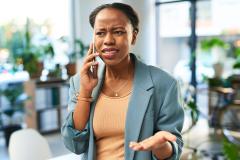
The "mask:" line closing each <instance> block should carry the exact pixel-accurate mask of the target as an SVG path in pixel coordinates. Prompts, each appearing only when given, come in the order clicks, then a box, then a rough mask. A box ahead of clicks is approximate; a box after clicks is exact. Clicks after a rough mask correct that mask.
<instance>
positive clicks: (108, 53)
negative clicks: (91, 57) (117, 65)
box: [102, 48, 119, 59]
mask: <svg viewBox="0 0 240 160" xmlns="http://www.w3.org/2000/svg"><path fill="white" fill-rule="evenodd" d="M118 51H119V50H118V49H116V48H104V49H103V50H102V56H103V57H104V58H106V59H113V58H114V56H115V55H116V53H117V52H118Z"/></svg>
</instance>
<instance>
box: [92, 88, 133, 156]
mask: <svg viewBox="0 0 240 160" xmlns="http://www.w3.org/2000/svg"><path fill="white" fill-rule="evenodd" d="M130 96H131V92H129V94H127V95H126V96H123V97H109V96H106V95H105V94H103V93H101V94H100V96H99V99H98V101H97V104H96V108H95V111H94V117H93V130H94V135H95V138H96V146H97V149H96V150H97V151H96V155H97V160H106V159H107V160H123V159H124V132H125V119H126V114H127V109H128V102H129V98H130Z"/></svg>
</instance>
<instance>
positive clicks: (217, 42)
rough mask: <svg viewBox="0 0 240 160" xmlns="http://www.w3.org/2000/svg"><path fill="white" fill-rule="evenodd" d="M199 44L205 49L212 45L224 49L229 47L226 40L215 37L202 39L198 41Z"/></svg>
mask: <svg viewBox="0 0 240 160" xmlns="http://www.w3.org/2000/svg"><path fill="white" fill-rule="evenodd" d="M200 45H201V49H202V50H205V51H209V50H210V49H212V48H213V47H220V48H224V49H227V48H228V47H229V45H228V44H227V43H226V42H224V41H223V40H221V39H220V38H216V37H214V38H210V39H204V40H202V41H201V42H200Z"/></svg>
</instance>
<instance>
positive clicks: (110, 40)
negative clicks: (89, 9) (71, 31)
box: [94, 8, 137, 65]
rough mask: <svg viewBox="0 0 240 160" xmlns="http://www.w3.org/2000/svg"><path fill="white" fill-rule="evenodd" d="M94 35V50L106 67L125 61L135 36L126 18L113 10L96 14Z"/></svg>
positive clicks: (104, 10) (105, 10) (107, 9)
mask: <svg viewBox="0 0 240 160" xmlns="http://www.w3.org/2000/svg"><path fill="white" fill-rule="evenodd" d="M94 33H95V47H96V50H97V51H98V52H99V53H100V57H101V58H102V59H103V61H104V62H105V63H106V64H107V65H116V64H119V63H120V62H122V61H123V60H126V59H127V57H128V55H129V49H130V47H131V45H132V44H134V42H135V39H136V36H137V33H136V32H133V28H132V25H131V23H130V20H129V19H128V18H127V16H126V15H125V14H124V13H122V12H121V11H119V10H117V9H113V8H106V9H103V10H101V11H100V12H99V13H98V14H97V16H96V19H95V25H94Z"/></svg>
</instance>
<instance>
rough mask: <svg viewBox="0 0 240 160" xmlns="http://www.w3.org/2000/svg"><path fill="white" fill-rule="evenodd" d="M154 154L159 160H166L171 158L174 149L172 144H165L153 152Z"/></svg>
mask: <svg viewBox="0 0 240 160" xmlns="http://www.w3.org/2000/svg"><path fill="white" fill-rule="evenodd" d="M152 153H153V154H154V155H155V156H156V157H157V158H158V159H166V158H169V157H171V155H172V154H173V148H172V145H171V143H170V142H168V141H167V142H165V143H164V144H162V145H161V146H159V147H158V148H156V149H153V150H152Z"/></svg>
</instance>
